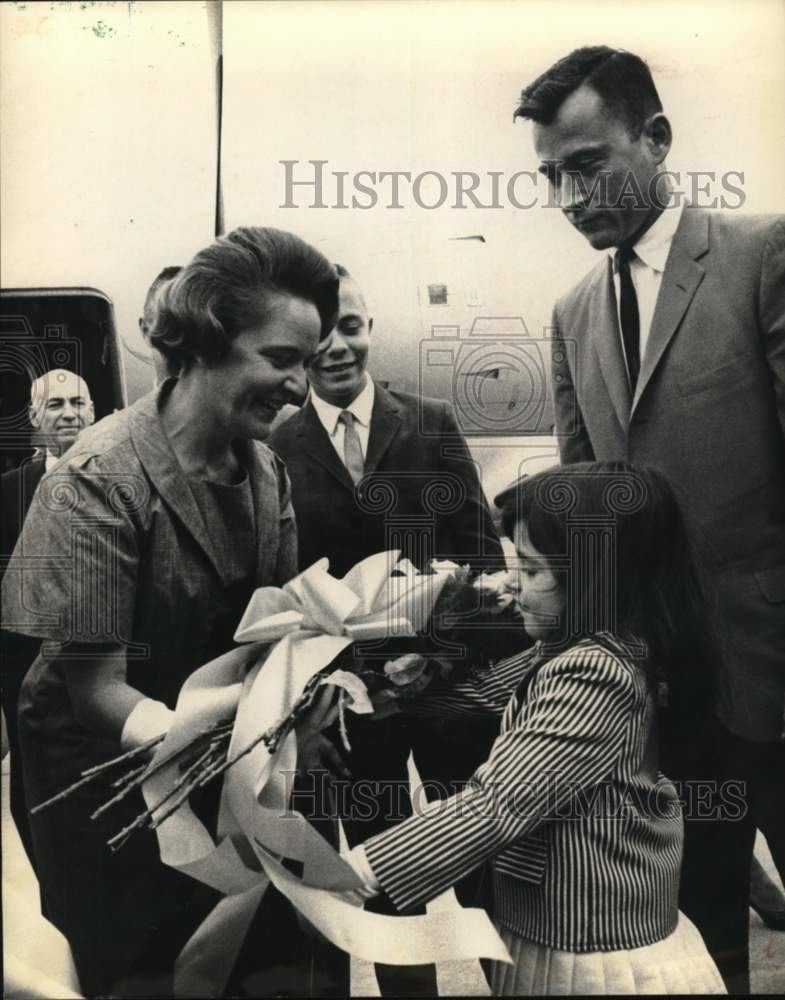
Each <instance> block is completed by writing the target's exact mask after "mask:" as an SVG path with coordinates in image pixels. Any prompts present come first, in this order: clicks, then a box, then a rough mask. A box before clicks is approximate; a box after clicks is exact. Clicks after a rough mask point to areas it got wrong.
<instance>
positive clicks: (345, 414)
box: [338, 410, 365, 486]
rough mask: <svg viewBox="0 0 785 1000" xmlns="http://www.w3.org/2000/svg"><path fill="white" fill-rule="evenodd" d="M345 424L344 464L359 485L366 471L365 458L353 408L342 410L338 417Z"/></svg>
mask: <svg viewBox="0 0 785 1000" xmlns="http://www.w3.org/2000/svg"><path fill="white" fill-rule="evenodd" d="M338 419H339V420H340V422H341V423H342V424H343V426H344V433H343V464H344V465H345V466H346V468H347V470H348V472H349V475H350V476H351V478H352V482H353V483H354V484H355V486H356V485H357V483H359V481H360V480H361V479H362V477H363V473H364V472H365V459H364V458H363V450H362V446H361V444H360V435H359V434H358V433H357V428H356V427H355V426H354V421H355V416H354V414H353V413H352V412H351V410H342V411H341V414H340V416H339V417H338Z"/></svg>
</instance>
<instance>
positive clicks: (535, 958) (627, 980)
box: [491, 913, 726, 996]
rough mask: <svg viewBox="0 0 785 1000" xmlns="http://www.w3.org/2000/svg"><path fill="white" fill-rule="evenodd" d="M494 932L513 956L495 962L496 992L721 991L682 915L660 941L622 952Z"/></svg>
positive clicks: (716, 974)
mask: <svg viewBox="0 0 785 1000" xmlns="http://www.w3.org/2000/svg"><path fill="white" fill-rule="evenodd" d="M499 933H500V934H501V936H502V939H503V940H504V943H505V945H506V946H507V949H508V951H509V952H510V955H511V957H512V960H513V964H512V965H508V964H507V963H505V962H495V963H494V967H493V973H492V979H491V989H492V990H493V993H494V995H496V996H533V995H540V996H542V995H546V996H582V995H583V996H597V995H600V994H606V995H607V994H628V995H629V994H635V993H649V994H651V993H661V994H662V993H665V994H675V993H725V992H726V990H725V986H724V984H723V982H722V977H721V976H720V974H719V972H718V971H717V966H716V965H715V964H714V962H713V960H712V958H711V956H710V955H709V953H708V951H707V950H706V945H705V944H704V943H703V938H702V937H701V936H700V933H699V932H698V929H697V928H696V927H695V925H694V924H693V923H691V922H690V921H689V920H688V919H687V917H685V916H684V914H683V913H680V914H679V922H678V924H677V925H676V929H675V930H674V931H673V933H672V934H669V935H668V937H666V938H664V939H663V940H662V941H656V942H655V943H654V944H648V945H645V946H644V947H642V948H630V949H629V950H626V951H595V952H587V953H581V954H576V953H575V952H570V951H559V950H558V949H556V948H548V947H546V946H545V945H541V944H535V943H534V942H532V941H526V940H524V939H523V938H521V937H518V935H517V934H515V933H513V932H512V931H510V930H508V929H507V928H505V927H500V928H499Z"/></svg>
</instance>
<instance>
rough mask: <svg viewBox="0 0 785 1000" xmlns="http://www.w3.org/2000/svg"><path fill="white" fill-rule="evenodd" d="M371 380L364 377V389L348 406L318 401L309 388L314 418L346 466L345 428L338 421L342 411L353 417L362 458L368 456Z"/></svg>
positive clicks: (371, 397)
mask: <svg viewBox="0 0 785 1000" xmlns="http://www.w3.org/2000/svg"><path fill="white" fill-rule="evenodd" d="M374 395H375V391H374V386H373V379H372V378H370V377H369V376H368V375H366V376H365V387H364V388H363V390H362V392H361V393H360V395H359V396H358V397H357V398H356V399H355V400H353V401H352V402H351V403H350V404H349V405H348V406H333V404H332V403H327V402H325V400H323V399H320V398H319V397H318V396H317V395H316V393H315V392H314V391H313V387H311V402H312V403H313V408H314V409H315V410H316V416H317V417H318V418H319V420H320V421H321V423H322V426H323V427H324V429H325V430H326V431H327V436H328V437H329V438H330V440H331V441H332V443H333V448H335V450H336V451H337V452H338V458H340V460H341V462H343V464H344V465H346V461H345V458H344V450H343V440H344V437H345V435H346V428H345V427H344V425H343V424H342V423H341V421H340V420H339V419H338V418H339V417H340V415H341V414H342V413H343V411H344V410H348V411H349V412H350V413H351V414H353V416H354V427H355V430H356V431H357V436H358V437H359V439H360V447H361V448H362V453H363V458H365V456H366V455H367V454H368V436H369V434H370V432H371V413H372V412H373V400H374Z"/></svg>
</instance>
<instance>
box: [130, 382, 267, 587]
mask: <svg viewBox="0 0 785 1000" xmlns="http://www.w3.org/2000/svg"><path fill="white" fill-rule="evenodd" d="M173 382H174V380H173V379H167V380H166V381H165V382H163V383H162V384H161V386H160V387H159V388H158V389H157V390H155V391H153V392H151V393H148V394H147V395H146V396H143V397H142V398H141V399H140V400H139V401H138V402H137V403H135V404H134V405H133V406H132V407H130V408H129V420H128V426H129V432H130V435H131V443H132V445H133V448H134V451H135V452H136V454H137V456H138V458H139V461H140V462H141V464H142V466H143V467H144V470H145V472H146V473H147V475H148V476H149V478H150V480H151V482H152V483H153V485H154V486H155V488H156V490H157V492H158V494H159V495H160V497H161V499H162V500H163V501H164V503H165V504H166V505H167V507H169V508H170V510H171V511H172V512H173V513H174V514H175V515H176V516H177V517H178V519H179V520H180V521H181V522H182V524H183V526H184V527H185V528H186V529H187V530H188V532H189V534H190V535H191V536H192V538H193V539H194V540H195V541H196V543H197V544H198V545H199V547H200V548H201V549H202V551H203V552H204V553H205V555H206V556H207V558H208V559H209V560H210V562H211V563H212V565H213V567H214V568H215V570H216V572H217V573H218V575H219V576H220V577H221V581H222V582H223V583H228V577H227V570H228V567H226V566H224V565H222V563H221V561H220V559H219V558H218V554H217V552H216V551H215V547H214V545H213V543H212V540H211V538H210V532H209V530H208V527H207V525H206V524H205V522H204V519H203V517H202V514H201V511H200V510H199V506H198V505H197V503H196V500H195V499H194V496H193V493H192V492H191V488H190V486H189V485H188V479H187V477H186V475H185V473H184V472H183V470H182V467H181V466H180V463H179V462H178V460H177V456H176V455H175V453H174V449H173V448H172V446H171V444H170V442H169V438H168V437H167V436H166V432H165V431H164V428H163V424H162V422H161V417H160V404H161V402H162V401H163V399H164V398H165V397H166V396H167V395H168V393H169V392H171V389H172V385H173ZM242 445H243V447H244V449H245V454H244V456H243V457H244V460H245V462H246V468H247V471H248V475H249V477H250V481H251V491H252V493H253V497H254V510H255V511H256V512H257V518H258V519H259V520H258V527H257V530H261V526H262V523H263V520H264V518H263V510H264V507H265V504H266V503H269V498H266V497H265V496H260V495H259V490H260V482H261V478H260V476H261V469H260V462H259V457H258V455H257V454H256V449H255V448H254V447H253V445H252V444H250V443H249V442H242ZM275 499H276V501H277V497H276V498H275Z"/></svg>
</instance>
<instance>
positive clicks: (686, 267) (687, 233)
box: [632, 207, 709, 412]
mask: <svg viewBox="0 0 785 1000" xmlns="http://www.w3.org/2000/svg"><path fill="white" fill-rule="evenodd" d="M708 249H709V216H708V214H707V213H706V212H702V211H700V210H699V209H694V208H690V207H687V208H685V210H684V211H683V212H682V215H681V220H680V222H679V228H678V229H677V230H676V235H675V236H674V238H673V242H672V244H671V249H670V253H669V254H668V261H667V264H666V265H665V272H664V273H663V276H662V283H661V284H660V291H659V294H658V295H657V305H656V307H655V309H654V316H653V317H652V321H651V330H650V332H649V340H648V343H647V345H646V350H645V352H644V354H643V359H642V361H641V370H640V374H639V376H638V384H637V387H636V389H635V398H634V399H633V401H632V411H633V412H634V411H635V407H636V406H637V405H638V403H639V401H640V398H641V396H642V395H643V393H644V392H645V390H646V386H647V384H648V383H649V381H650V380H651V377H652V375H653V374H654V372H655V370H656V368H657V365H658V364H659V363H660V360H661V359H662V356H663V355H664V353H665V350H666V348H667V347H668V344H669V343H670V342H671V339H672V338H673V335H674V334H675V333H676V331H677V330H678V328H679V325H680V324H681V321H682V319H683V317H684V314H685V312H686V311H687V307H688V306H689V304H690V302H692V298H693V296H694V295H695V291H696V289H697V287H698V285H699V284H700V283H701V281H702V280H703V275H704V274H705V273H706V272H705V270H704V268H703V267H702V266H701V265H700V264H699V263H698V260H699V259H700V258H701V257H703V256H704V254H706V253H707V251H708Z"/></svg>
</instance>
